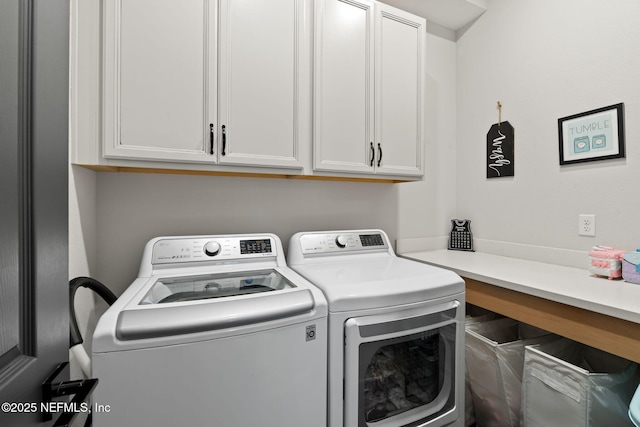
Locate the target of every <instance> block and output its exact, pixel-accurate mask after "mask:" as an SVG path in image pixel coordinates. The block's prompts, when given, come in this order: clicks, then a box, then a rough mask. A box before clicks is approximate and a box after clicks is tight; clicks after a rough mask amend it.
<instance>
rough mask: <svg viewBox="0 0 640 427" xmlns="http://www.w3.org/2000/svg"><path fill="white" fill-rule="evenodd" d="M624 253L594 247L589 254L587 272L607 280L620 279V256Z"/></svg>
mask: <svg viewBox="0 0 640 427" xmlns="http://www.w3.org/2000/svg"><path fill="white" fill-rule="evenodd" d="M625 253H626V251H622V250H619V249H613V248H610V247H608V246H594V247H593V249H591V251H590V252H589V259H590V262H589V271H590V272H591V273H592V274H594V275H596V276H605V277H608V278H609V280H612V279H620V278H621V277H622V256H623V255H624V254H625Z"/></svg>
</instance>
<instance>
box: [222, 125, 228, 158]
mask: <svg viewBox="0 0 640 427" xmlns="http://www.w3.org/2000/svg"><path fill="white" fill-rule="evenodd" d="M226 150H227V127H226V126H225V125H222V152H221V153H220V154H222V155H223V156H226V155H227V151H226Z"/></svg>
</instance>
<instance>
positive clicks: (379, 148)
mask: <svg viewBox="0 0 640 427" xmlns="http://www.w3.org/2000/svg"><path fill="white" fill-rule="evenodd" d="M381 162H382V145H380V143H379V142H378V167H380V163H381Z"/></svg>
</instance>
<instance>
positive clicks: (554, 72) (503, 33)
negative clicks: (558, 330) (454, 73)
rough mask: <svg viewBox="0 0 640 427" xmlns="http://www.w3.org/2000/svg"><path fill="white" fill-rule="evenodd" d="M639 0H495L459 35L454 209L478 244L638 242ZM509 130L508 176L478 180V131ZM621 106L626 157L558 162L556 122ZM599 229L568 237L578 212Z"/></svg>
mask: <svg viewBox="0 0 640 427" xmlns="http://www.w3.org/2000/svg"><path fill="white" fill-rule="evenodd" d="M638 17H640V2H638V1H637V0H614V1H608V2H603V1H599V0H563V1H561V2H558V1H554V0H492V1H491V2H490V5H489V9H488V11H487V12H486V13H485V14H484V15H482V17H480V19H479V20H478V21H477V22H476V23H475V24H474V25H473V26H472V27H471V28H470V29H469V30H468V31H467V32H466V33H465V34H464V35H463V36H462V37H461V38H460V39H459V40H458V42H457V48H458V53H457V70H458V77H457V107H458V110H457V129H458V132H457V163H458V164H457V171H458V173H457V177H458V182H457V215H458V216H459V217H465V218H470V219H472V225H473V231H474V235H475V237H476V238H477V239H487V240H495V241H502V242H512V243H521V244H527V245H540V246H545V247H553V248H566V249H572V250H580V251H584V250H588V249H589V248H590V247H591V246H592V245H594V244H606V245H610V246H616V247H619V248H621V249H631V250H632V249H635V248H636V247H640V239H639V234H638V231H637V230H638V228H637V222H636V221H635V218H637V212H638V211H639V209H640V197H637V195H636V194H635V193H636V189H635V187H637V184H638V182H640V167H638V160H639V159H640V152H639V149H638V144H637V140H638V138H639V137H640V125H639V122H638V120H637V117H639V116H640V80H639V78H638V76H640V45H639V42H638V41H639V40H640V26H638V23H637V20H638ZM497 101H501V103H502V105H503V115H502V119H503V120H508V121H509V122H510V123H511V124H512V125H513V127H514V128H515V177H513V178H498V179H489V180H488V179H486V177H485V176H486V172H485V168H486V163H485V160H484V156H485V150H486V145H485V144H486V134H487V131H488V130H489V128H490V126H491V125H492V124H493V123H496V122H497V120H498V111H497V109H496V103H497ZM619 102H623V103H624V104H625V109H626V113H625V125H626V151H627V155H626V159H621V160H613V161H601V162H590V163H585V164H582V165H571V166H563V167H561V166H559V158H558V134H557V119H558V118H560V117H566V116H569V115H572V114H575V113H580V112H584V111H588V110H592V109H596V108H599V107H604V106H608V105H612V104H616V103H619ZM580 213H587V214H595V215H596V216H597V221H596V223H597V236H596V237H595V238H593V237H583V236H578V235H577V228H578V227H577V223H578V214H580Z"/></svg>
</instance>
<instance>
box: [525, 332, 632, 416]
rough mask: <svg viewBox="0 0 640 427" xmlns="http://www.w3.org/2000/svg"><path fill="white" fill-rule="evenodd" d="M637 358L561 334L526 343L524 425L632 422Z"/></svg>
mask: <svg viewBox="0 0 640 427" xmlns="http://www.w3.org/2000/svg"><path fill="white" fill-rule="evenodd" d="M637 371H638V369H637V364H635V363H632V362H629V361H628V360H625V359H622V358H620V357H617V356H614V355H612V354H609V353H606V352H603V351H600V350H598V349H595V348H593V347H589V346H586V345H583V344H580V343H577V342H575V341H571V340H569V339H566V338H561V339H559V340H557V341H554V342H551V343H546V344H540V345H534V346H529V347H527V348H526V349H525V363H524V379H523V386H522V417H523V425H524V426H525V427H535V426H540V427H554V426H562V427H564V426H571V427H587V426H588V427H606V426H616V427H623V426H631V427H633V424H632V423H631V421H630V420H629V417H628V409H629V402H630V401H631V398H632V396H633V393H634V391H635V389H636V387H637V385H638V376H637V374H638V372H637Z"/></svg>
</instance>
